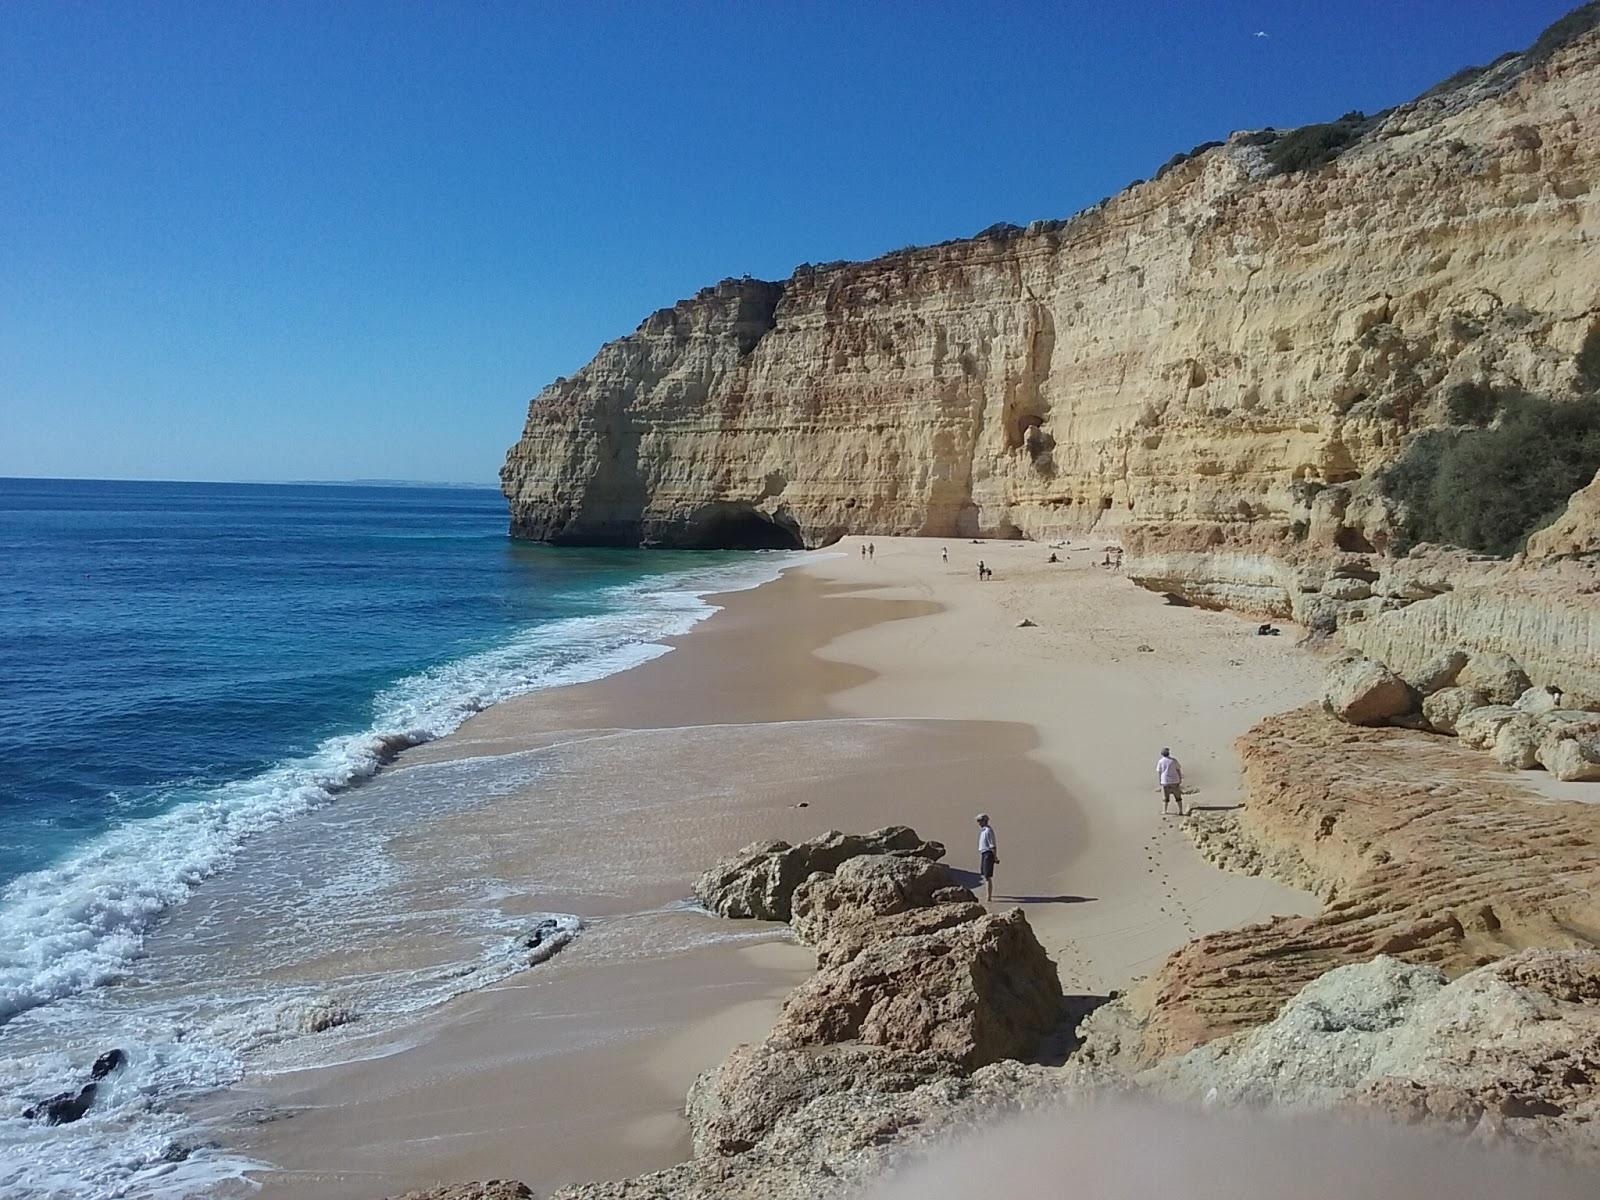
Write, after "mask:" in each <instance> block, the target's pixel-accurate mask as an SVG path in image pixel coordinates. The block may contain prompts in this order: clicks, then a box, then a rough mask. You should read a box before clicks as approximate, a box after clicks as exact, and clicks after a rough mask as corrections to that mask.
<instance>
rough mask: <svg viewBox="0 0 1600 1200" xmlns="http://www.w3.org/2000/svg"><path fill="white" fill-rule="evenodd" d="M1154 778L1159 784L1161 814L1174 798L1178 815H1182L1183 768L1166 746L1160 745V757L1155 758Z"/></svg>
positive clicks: (1164, 813) (1163, 813) (1164, 812)
mask: <svg viewBox="0 0 1600 1200" xmlns="http://www.w3.org/2000/svg"><path fill="white" fill-rule="evenodd" d="M1156 780H1157V781H1158V782H1159V783H1160V784H1161V815H1162V816H1165V815H1166V813H1167V805H1168V804H1170V803H1172V802H1173V801H1174V800H1176V801H1177V802H1178V815H1179V816H1180V817H1181V816H1183V768H1182V767H1181V766H1179V765H1178V760H1177V759H1175V758H1173V757H1172V751H1171V750H1170V749H1168V748H1167V747H1166V746H1163V747H1161V757H1160V758H1158V759H1156Z"/></svg>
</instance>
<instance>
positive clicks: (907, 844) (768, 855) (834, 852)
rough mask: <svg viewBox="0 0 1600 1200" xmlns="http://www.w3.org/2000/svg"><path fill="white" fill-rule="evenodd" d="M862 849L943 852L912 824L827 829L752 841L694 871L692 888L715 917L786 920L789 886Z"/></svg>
mask: <svg viewBox="0 0 1600 1200" xmlns="http://www.w3.org/2000/svg"><path fill="white" fill-rule="evenodd" d="M864 854H890V855H899V856H905V857H911V858H921V859H927V860H930V861H933V860H937V859H941V858H943V857H944V846H943V845H941V844H940V843H939V842H929V841H924V840H923V839H922V838H920V837H918V836H917V833H916V831H915V830H914V829H911V828H908V827H907V826H905V825H890V826H887V827H885V828H883V829H878V830H874V831H873V832H872V833H866V834H860V833H840V832H839V831H838V830H829V831H828V832H827V833H824V834H821V835H820V836H818V837H814V838H811V839H809V840H807V841H804V842H801V843H799V844H798V845H793V846H791V845H790V844H789V843H788V842H784V841H772V842H756V843H754V844H753V845H749V846H746V847H745V848H744V849H743V850H741V851H739V853H738V854H737V855H735V856H734V857H733V858H731V859H728V860H726V861H724V862H721V863H718V864H717V865H716V866H714V867H712V868H711V869H710V870H709V871H706V872H705V873H704V874H703V875H701V876H700V878H699V880H698V881H697V882H696V883H695V887H694V892H695V896H696V897H698V899H699V900H700V903H702V904H704V905H705V906H706V907H707V908H709V909H710V910H711V911H712V912H714V913H716V914H717V915H718V916H720V917H743V918H753V919H755V920H759V921H787V920H788V919H789V915H790V911H791V910H790V902H791V900H792V898H793V896H794V891H795V889H796V888H797V887H799V886H800V884H801V883H803V882H804V881H805V880H806V879H807V878H808V877H810V876H811V875H813V874H815V873H816V872H818V871H823V872H832V871H836V870H838V869H839V867H840V866H842V865H843V864H844V863H846V862H848V861H849V860H850V859H852V858H858V857H860V856H861V855H864Z"/></svg>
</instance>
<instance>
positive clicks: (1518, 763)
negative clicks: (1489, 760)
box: [1490, 714, 1544, 771]
mask: <svg viewBox="0 0 1600 1200" xmlns="http://www.w3.org/2000/svg"><path fill="white" fill-rule="evenodd" d="M1543 736H1544V733H1543V731H1542V730H1541V729H1540V728H1539V726H1538V725H1537V724H1536V723H1535V722H1534V720H1533V719H1532V718H1531V717H1528V716H1526V715H1523V714H1519V715H1517V716H1515V717H1512V718H1511V720H1509V721H1507V722H1506V723H1505V724H1503V725H1501V726H1500V728H1499V730H1497V731H1496V733H1495V735H1494V745H1493V746H1492V747H1490V750H1491V752H1492V753H1493V754H1494V760H1495V762H1497V763H1499V764H1500V765H1501V766H1502V767H1510V768H1511V769H1512V770H1514V771H1526V770H1528V769H1529V768H1531V767H1536V766H1538V765H1539V742H1540V740H1541V738H1543Z"/></svg>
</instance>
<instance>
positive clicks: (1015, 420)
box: [502, 33, 1600, 616]
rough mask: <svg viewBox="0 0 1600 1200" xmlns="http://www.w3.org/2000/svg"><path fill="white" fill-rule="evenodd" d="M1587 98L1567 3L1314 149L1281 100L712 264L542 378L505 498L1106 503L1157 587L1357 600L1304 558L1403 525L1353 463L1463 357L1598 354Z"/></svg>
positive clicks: (1356, 585)
mask: <svg viewBox="0 0 1600 1200" xmlns="http://www.w3.org/2000/svg"><path fill="white" fill-rule="evenodd" d="M1597 123H1600V36H1597V35H1595V34H1594V33H1590V34H1587V35H1585V36H1581V37H1578V38H1576V39H1575V40H1572V41H1571V42H1570V43H1569V44H1567V45H1565V46H1562V47H1560V48H1558V49H1556V50H1555V52H1554V53H1551V54H1544V53H1540V54H1537V55H1528V56H1523V57H1517V56H1512V57H1510V58H1509V59H1508V60H1506V61H1504V62H1501V63H1499V64H1497V65H1496V66H1495V67H1494V68H1492V69H1490V70H1488V71H1486V72H1483V73H1480V74H1479V75H1477V76H1476V77H1475V78H1472V79H1470V80H1466V81H1457V82H1455V83H1453V84H1452V85H1450V86H1447V87H1443V88H1438V89H1434V90H1433V91H1431V92H1430V93H1428V94H1427V95H1426V96H1424V97H1421V98H1419V99H1418V100H1416V101H1414V102H1412V103H1410V104H1405V105H1402V106H1400V107H1399V108H1396V109H1394V110H1392V111H1391V112H1388V113H1386V114H1383V115H1382V117H1381V118H1380V119H1377V120H1375V121H1373V122H1371V123H1369V125H1368V126H1367V127H1365V132H1363V133H1362V135H1361V137H1360V138H1359V140H1357V141H1356V142H1355V143H1354V144H1353V145H1351V146H1350V147H1349V148H1348V149H1346V150H1345V151H1344V152H1343V153H1342V155H1340V156H1339V157H1338V158H1337V159H1336V160H1335V161H1333V162H1331V163H1329V164H1327V165H1321V166H1315V167H1311V168H1308V169H1300V170H1291V171H1287V172H1284V171H1282V170H1280V169H1279V168H1280V166H1281V165H1282V164H1281V163H1278V162H1277V161H1276V160H1275V157H1274V155H1275V151H1274V148H1273V146H1274V136H1273V135H1271V134H1268V133H1264V132H1255V133H1244V134H1236V135H1234V136H1233V137H1231V138H1229V139H1228V140H1227V141H1226V143H1224V144H1221V145H1217V146H1214V147H1210V148H1207V149H1205V150H1204V151H1203V152H1201V153H1198V154H1195V155H1193V156H1192V157H1189V158H1187V160H1186V161H1182V162H1179V163H1175V164H1174V165H1172V166H1171V167H1170V168H1169V169H1166V170H1164V171H1163V172H1161V173H1160V174H1159V175H1158V176H1157V177H1156V178H1154V179H1151V180H1149V181H1148V182H1141V183H1138V184H1136V185H1133V186H1131V187H1129V188H1128V189H1127V190H1125V191H1123V192H1122V193H1120V194H1118V195H1116V196H1114V197H1112V198H1110V199H1108V200H1106V201H1104V202H1102V203H1101V204H1098V205H1096V206H1094V207H1093V208H1091V209H1089V210H1087V211H1085V212H1083V213H1081V214H1079V215H1078V216H1077V217H1075V218H1073V219H1072V220H1070V221H1064V222H1063V221H1041V222H1037V223H1035V224H1034V225H1031V226H1029V227H1028V228H1026V229H1018V228H1016V227H1011V226H1001V227H995V228H994V229H992V230H989V231H986V232H985V233H984V234H980V235H979V236H977V237H974V238H971V239H966V240H961V241H955V242H951V243H947V244H944V245H939V246H930V247H923V248H916V249H908V250H904V251H899V252H896V253H893V254H888V255H885V256H884V257H882V258H879V259H875V260H873V261H870V262H861V263H842V264H829V265H825V266H809V265H807V266H802V267H800V268H797V269H796V271H795V272H794V274H793V275H792V276H791V277H790V278H788V279H787V280H784V281H782V282H764V281H758V280H753V279H742V280H727V281H724V282H723V283H720V284H718V285H717V286H715V287H713V288H708V289H706V290H704V291H703V292H701V293H700V294H699V295H697V296H696V297H694V298H692V299H689V300H685V301H682V302H680V303H678V304H676V305H674V306H673V307H671V308H666V309H663V310H661V311H660V312H657V313H655V314H654V315H652V316H651V317H649V318H648V319H647V320H646V321H644V323H643V324H641V325H640V326H639V327H638V329H637V330H636V331H635V332H634V333H633V334H631V335H629V336H627V337H623V338H620V339H618V340H617V341H614V342H611V343H609V344H608V345H606V346H604V347H603V348H602V349H601V350H600V351H599V353H598V354H597V355H596V356H595V358H594V359H593V361H591V362H590V363H589V364H588V365H587V366H585V367H584V368H583V369H582V370H580V371H579V372H578V373H577V374H576V375H575V376H573V377H572V378H571V379H560V380H557V381H556V382H555V383H553V384H551V385H550V386H549V387H548V388H546V389H545V390H544V391H543V392H542V393H541V394H540V395H539V396H538V397H537V398H536V399H535V400H534V401H533V403H532V404H531V405H530V408H529V413H528V419H527V423H526V426H525V428H524V431H523V435H522V437H521V439H520V440H519V441H518V442H517V444H516V445H515V446H514V447H512V449H511V451H510V452H509V454H508V457H507V461H506V464H505V468H504V470H503V472H502V481H503V486H504V490H505V493H506V495H507V497H508V499H509V501H510V506H511V516H512V528H513V530H514V532H516V533H517V534H519V535H521V536H527V537H535V538H543V539H549V540H553V541H558V542H591V543H625V544H637V543H641V542H645V543H658V544H669V545H691V546H703V545H723V546H754V545H791V546H798V545H806V546H815V545H819V544H823V543H826V542H828V541H830V540H831V539H834V538H837V537H838V536H840V535H841V534H845V533H851V532H867V533H910V534H930V535H931V534H937V535H940V536H957V535H963V534H983V535H990V536H999V537H1003V536H1014V535H1022V536H1029V537H1035V538H1040V539H1047V538H1053V537H1057V536H1061V535H1065V534H1078V533H1081V532H1082V531H1086V530H1089V529H1094V530H1096V531H1097V533H1099V534H1120V535H1121V536H1122V537H1123V539H1124V541H1125V543H1126V545H1127V546H1128V549H1129V552H1130V557H1129V569H1130V573H1131V574H1133V575H1135V576H1136V577H1139V578H1141V579H1145V580H1147V581H1149V582H1150V583H1151V586H1157V587H1161V588H1162V589H1163V590H1172V591H1180V592H1182V593H1184V594H1185V595H1190V596H1193V597H1196V598H1202V599H1209V600H1211V601H1213V602H1216V603H1224V604H1228V605H1231V606H1236V607H1246V608H1251V609H1255V610H1259V611H1263V612H1271V613H1273V614H1275V615H1283V616H1287V615H1290V613H1289V610H1290V609H1291V608H1294V607H1298V608H1301V609H1304V610H1308V611H1309V610H1310V609H1314V608H1315V607H1317V606H1318V604H1320V603H1321V602H1322V601H1325V602H1326V603H1327V604H1329V605H1333V604H1338V605H1343V604H1351V603H1354V604H1364V603H1367V601H1368V600H1370V599H1372V598H1374V597H1376V596H1381V592H1379V591H1378V589H1377V588H1375V587H1373V586H1372V581H1370V580H1360V579H1351V578H1349V577H1344V576H1337V577H1335V579H1336V580H1338V581H1337V582H1331V585H1330V584H1325V583H1322V582H1319V583H1318V584H1317V586H1316V587H1315V588H1313V589H1312V591H1310V592H1305V593H1302V592H1300V591H1299V590H1298V589H1299V588H1300V587H1301V586H1303V585H1305V584H1306V583H1307V582H1308V581H1307V580H1305V579H1304V578H1299V577H1297V574H1296V573H1297V571H1298V570H1299V568H1300V566H1302V565H1306V564H1311V565H1314V564H1316V563H1319V562H1325V561H1327V560H1328V559H1329V558H1330V557H1331V556H1333V555H1335V554H1339V553H1344V552H1357V553H1378V554H1382V553H1383V552H1385V551H1387V550H1389V549H1391V548H1392V547H1393V543H1394V537H1395V532H1396V529H1397V519H1398V518H1397V514H1396V512H1395V511H1394V509H1393V506H1392V505H1391V504H1390V503H1388V502H1387V501H1386V500H1385V499H1384V497H1382V496H1381V495H1379V494H1378V493H1377V492H1376V491H1375V490H1374V489H1373V488H1372V487H1371V483H1372V480H1373V478H1374V475H1375V473H1376V472H1377V471H1378V470H1379V469H1380V468H1382V467H1383V466H1385V465H1386V464H1388V463H1390V462H1392V461H1393V460H1394V459H1395V458H1396V456H1397V455H1398V454H1399V453H1400V452H1401V450H1402V449H1403V448H1404V446H1405V445H1406V444H1407V441H1408V439H1409V438H1411V437H1412V436H1413V435H1415V434H1416V433H1417V432H1418V431H1421V430H1425V429H1430V428H1439V427H1443V426H1446V425H1452V424H1454V423H1456V422H1458V421H1459V420H1461V419H1464V418H1463V416H1462V414H1461V413H1460V412H1459V411H1458V409H1459V408H1460V406H1461V405H1460V397H1462V396H1466V397H1468V398H1470V397H1471V396H1473V395H1476V394H1478V393H1479V392H1481V391H1483V390H1484V389H1488V390H1490V391H1494V392H1510V391H1526V392H1532V393H1538V394H1543V395H1550V396H1553V397H1565V396H1570V395H1572V394H1574V392H1575V391H1577V390H1579V389H1582V388H1586V387H1588V386H1590V379H1589V375H1590V371H1589V361H1590V359H1589V357H1588V354H1589V348H1590V347H1592V346H1593V345H1594V344H1596V342H1595V341H1594V339H1596V338H1600V307H1597V296H1596V290H1595V286H1594V280H1595V279H1596V278H1597V277H1600V237H1597V231H1600V190H1597V187H1596V185H1597V183H1600V139H1596V138H1595V137H1594V136H1593V132H1594V129H1595V128H1596V126H1597ZM1550 540H1551V541H1552V543H1554V542H1556V541H1561V543H1562V545H1563V546H1565V545H1567V544H1568V543H1569V542H1570V541H1571V539H1570V538H1565V535H1564V534H1559V533H1556V532H1552V533H1551V535H1550ZM1541 545H1542V543H1541ZM1367 589H1370V591H1371V595H1367V594H1365V593H1366V590H1367ZM1302 595H1305V596H1312V595H1315V596H1318V597H1320V598H1321V599H1320V600H1319V602H1318V604H1301V603H1299V602H1297V600H1296V597H1299V596H1302Z"/></svg>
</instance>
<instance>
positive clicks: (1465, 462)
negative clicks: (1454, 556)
mask: <svg viewBox="0 0 1600 1200" xmlns="http://www.w3.org/2000/svg"><path fill="white" fill-rule="evenodd" d="M1446 403H1447V405H1448V413H1449V415H1450V417H1451V419H1452V420H1465V421H1471V422H1476V421H1480V420H1489V419H1492V423H1488V424H1484V425H1483V426H1482V427H1481V428H1476V429H1473V428H1466V429H1463V428H1459V427H1458V428H1454V429H1431V430H1427V431H1425V432H1423V433H1420V434H1418V435H1417V436H1416V437H1414V438H1412V439H1411V442H1410V444H1409V445H1408V446H1407V447H1406V451H1405V453H1404V454H1403V455H1402V456H1401V457H1400V459H1399V461H1397V462H1396V463H1395V464H1394V465H1393V466H1391V467H1390V468H1388V469H1387V470H1386V471H1384V472H1383V474H1382V476H1381V477H1380V480H1379V482H1380V486H1381V487H1382V489H1383V492H1384V494H1385V495H1386V496H1388V497H1389V498H1391V499H1393V500H1397V501H1399V502H1400V504H1401V505H1402V506H1403V510H1404V521H1405V528H1406V532H1407V534H1408V540H1409V542H1411V543H1413V544H1414V543H1416V542H1442V543H1447V544H1449V545H1453V546H1461V547H1463V548H1465V549H1468V550H1478V551H1482V552H1484V553H1488V554H1499V555H1509V554H1514V553H1516V552H1517V551H1518V550H1520V549H1522V547H1523V545H1524V543H1526V541H1527V540H1528V536H1529V535H1530V534H1532V533H1534V532H1536V531H1537V530H1539V529H1541V528H1543V527H1544V526H1545V525H1548V524H1549V523H1550V522H1551V521H1552V520H1554V519H1555V518H1556V517H1557V516H1559V515H1560V513H1561V512H1562V510H1563V509H1564V508H1565V507H1566V504H1567V500H1568V499H1569V498H1570V497H1571V496H1572V494H1573V493H1574V492H1576V491H1577V490H1578V489H1579V488H1581V487H1583V486H1584V485H1585V484H1587V483H1588V482H1589V481H1590V480H1591V479H1593V478H1594V474H1595V471H1596V470H1597V469H1600V394H1590V395H1586V396H1582V397H1580V398H1578V399H1576V400H1564V401H1563V400H1551V399H1548V398H1545V397H1542V396H1498V395H1496V394H1494V393H1493V392H1492V391H1490V390H1489V389H1487V388H1482V387H1465V388H1459V389H1456V390H1454V391H1452V392H1451V393H1450V395H1449V396H1448V397H1447V399H1446Z"/></svg>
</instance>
